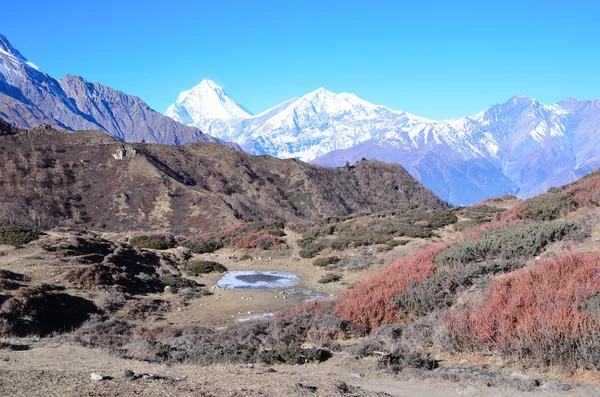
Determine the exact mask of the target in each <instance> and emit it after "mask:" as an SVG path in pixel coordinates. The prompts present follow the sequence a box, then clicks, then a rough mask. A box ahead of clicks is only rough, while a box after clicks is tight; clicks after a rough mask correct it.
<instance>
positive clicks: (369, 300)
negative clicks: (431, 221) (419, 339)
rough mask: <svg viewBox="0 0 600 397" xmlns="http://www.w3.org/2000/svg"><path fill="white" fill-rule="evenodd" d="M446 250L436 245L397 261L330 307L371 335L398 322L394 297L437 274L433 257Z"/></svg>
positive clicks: (349, 291)
mask: <svg viewBox="0 0 600 397" xmlns="http://www.w3.org/2000/svg"><path fill="white" fill-rule="evenodd" d="M444 248H446V245H442V244H438V245H434V246H431V247H428V248H425V249H423V250H421V251H418V252H416V253H414V254H413V255H411V256H409V257H404V258H400V259H399V260H398V261H396V262H395V263H393V264H391V265H389V266H388V267H386V268H385V269H384V270H383V271H381V272H380V273H378V274H377V275H375V276H374V277H372V278H370V279H368V280H366V281H365V282H363V283H362V284H360V285H358V286H357V287H355V288H353V289H350V290H348V291H346V292H345V293H344V294H343V295H342V296H341V297H340V298H339V300H338V302H337V304H336V305H335V307H334V313H336V314H338V315H340V316H341V317H342V318H344V319H345V320H348V321H350V322H352V323H354V324H358V325H361V326H363V327H365V328H367V329H369V330H371V331H374V330H375V329H377V327H379V326H380V325H383V324H393V323H398V322H400V321H401V319H400V318H399V311H398V309H397V308H396V306H394V304H393V299H394V297H395V296H396V295H398V294H401V293H403V292H405V291H406V290H407V288H408V286H409V285H410V282H411V281H421V280H423V279H424V278H425V277H427V276H429V275H431V274H433V273H435V272H436V271H437V265H436V264H435V263H434V261H433V260H434V258H435V256H436V255H437V254H438V253H439V252H440V251H441V250H442V249H444Z"/></svg>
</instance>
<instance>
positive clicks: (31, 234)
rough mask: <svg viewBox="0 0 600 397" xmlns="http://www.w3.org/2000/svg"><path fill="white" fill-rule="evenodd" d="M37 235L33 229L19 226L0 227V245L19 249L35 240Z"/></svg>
mask: <svg viewBox="0 0 600 397" xmlns="http://www.w3.org/2000/svg"><path fill="white" fill-rule="evenodd" d="M38 237H39V233H38V232H37V231H35V230H33V229H29V228H26V227H21V226H7V227H0V244H5V245H12V246H13V247H17V248H20V247H22V246H24V245H25V244H27V243H30V242H32V241H34V240H37V238H38Z"/></svg>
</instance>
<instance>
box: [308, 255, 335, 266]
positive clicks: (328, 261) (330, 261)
mask: <svg viewBox="0 0 600 397" xmlns="http://www.w3.org/2000/svg"><path fill="white" fill-rule="evenodd" d="M339 261H340V258H339V257H338V256H327V257H324V258H317V259H315V260H314V262H313V265H314V266H317V267H325V266H328V265H334V264H336V263H338V262H339Z"/></svg>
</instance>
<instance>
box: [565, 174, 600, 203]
mask: <svg viewBox="0 0 600 397" xmlns="http://www.w3.org/2000/svg"><path fill="white" fill-rule="evenodd" d="M564 194H565V195H570V196H572V197H573V199H574V200H575V202H576V203H577V205H578V206H580V207H597V206H599V205H600V174H598V173H594V174H590V175H588V176H587V177H584V178H582V179H580V180H578V181H577V182H575V183H572V184H571V185H567V187H566V189H565V191H564Z"/></svg>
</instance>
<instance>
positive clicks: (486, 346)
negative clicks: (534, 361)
mask: <svg viewBox="0 0 600 397" xmlns="http://www.w3.org/2000/svg"><path fill="white" fill-rule="evenodd" d="M598 293H600V254H598V253H589V254H574V253H567V254H563V255H562V256H560V257H558V258H556V259H551V260H547V261H544V262H541V263H540V264H539V265H538V266H536V267H535V268H533V269H522V270H519V271H516V272H513V273H511V274H509V275H507V276H506V277H504V278H502V279H499V280H497V281H495V282H494V283H493V284H492V285H491V286H490V287H489V289H488V291H487V296H486V298H485V300H484V302H483V303H482V305H481V306H480V307H477V308H466V309H462V310H451V311H450V312H449V313H447V314H446V315H445V316H444V321H445V323H446V324H447V326H448V328H449V331H450V336H451V340H452V341H453V342H454V344H455V346H456V347H457V348H459V349H466V350H477V349H483V350H496V349H497V350H500V351H502V352H504V353H518V354H519V355H523V354H525V355H531V356H533V357H536V358H538V359H541V360H546V361H552V360H553V359H554V360H558V359H559V356H560V359H565V358H566V356H569V355H571V356H573V357H571V358H570V359H569V360H571V362H573V359H574V356H575V355H576V354H577V355H579V356H581V354H580V352H576V351H575V350H576V349H578V348H579V347H581V343H580V342H581V341H582V340H586V338H589V337H594V335H597V333H598V332H600V325H599V324H598V323H597V322H596V321H595V319H594V318H592V316H591V315H590V314H589V313H588V312H586V311H584V310H582V309H581V304H582V303H584V302H585V301H587V300H588V299H590V298H591V297H592V296H594V295H596V294H598ZM573 346H577V347H575V348H574V347H573ZM560 349H564V351H559V350H560ZM553 357H554V358H553Z"/></svg>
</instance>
